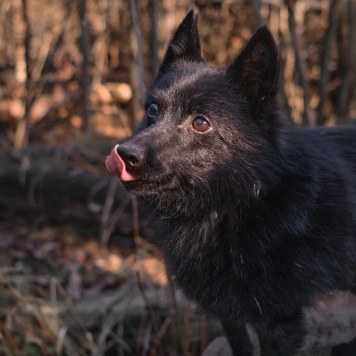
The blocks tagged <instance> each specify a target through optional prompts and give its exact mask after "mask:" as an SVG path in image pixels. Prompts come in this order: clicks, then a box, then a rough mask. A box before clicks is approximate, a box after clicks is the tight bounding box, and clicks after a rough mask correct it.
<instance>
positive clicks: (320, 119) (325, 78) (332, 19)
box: [317, 0, 340, 125]
mask: <svg viewBox="0 0 356 356" xmlns="http://www.w3.org/2000/svg"><path fill="white" fill-rule="evenodd" d="M339 2H340V0H331V1H330V7H329V17H328V27H327V29H326V33H325V38H324V49H323V53H322V55H321V63H320V79H319V85H318V91H319V104H318V107H317V125H323V124H324V123H325V121H326V117H325V102H326V98H327V91H326V85H327V83H328V82H329V80H330V73H329V69H328V64H329V60H330V53H331V49H332V44H333V39H334V37H335V29H336V14H337V5H338V3H339Z"/></svg>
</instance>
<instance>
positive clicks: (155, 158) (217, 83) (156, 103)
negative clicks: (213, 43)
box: [107, 9, 280, 209]
mask: <svg viewBox="0 0 356 356" xmlns="http://www.w3.org/2000/svg"><path fill="white" fill-rule="evenodd" d="M278 74H279V60H278V53H277V49H276V45H275V42H274V40H273V38H272V35H271V34H270V32H269V30H268V29H267V28H266V27H263V28H261V29H259V30H258V31H257V32H256V33H255V35H254V36H253V37H252V38H251V39H250V41H249V42H248V43H247V45H246V47H245V48H244V49H243V51H242V52H241V54H240V55H239V56H238V57H237V58H236V60H235V61H234V62H233V63H232V64H231V65H230V66H229V67H227V68H215V67H212V66H210V65H209V64H207V63H206V62H205V60H204V58H203V56H202V53H201V46H200V41H199V37H198V28H197V11H196V10H195V9H193V10H192V11H190V12H189V13H188V15H187V16H186V18H185V19H184V20H183V22H182V23H181V25H180V26H179V28H178V29H177V31H176V33H175V35H174V37H173V39H172V41H171V43H170V45H169V47H168V49H167V51H166V54H165V57H164V60H163V62H162V65H161V67H160V70H159V73H158V75H157V77H156V79H155V80H154V82H153V84H152V85H151V87H150V88H149V90H148V91H147V93H148V94H147V98H146V104H145V110H146V113H145V116H144V118H143V121H142V123H141V125H140V127H139V128H138V130H137V132H136V133H135V134H134V135H133V136H132V137H130V138H129V139H127V140H126V141H125V142H123V143H122V144H120V145H117V146H116V147H115V148H114V149H113V151H112V153H111V155H110V156H109V157H108V159H107V167H108V169H109V170H110V171H111V172H116V174H117V175H118V176H119V177H120V178H121V180H122V182H123V183H124V185H125V187H126V188H127V189H129V190H130V191H132V192H133V193H135V194H137V195H140V196H143V197H146V198H150V200H153V201H156V202H157V203H158V204H161V205H166V206H171V205H172V204H173V205H174V204H175V207H176V208H178V209H179V208H181V209H184V208H185V207H184V204H186V205H187V204H188V205H189V204H193V202H192V201H193V200H194V202H196V205H197V207H199V209H203V208H204V205H206V206H207V208H209V206H210V207H211V205H216V204H217V203H216V202H213V200H214V198H213V196H216V195H217V194H220V195H221V197H220V198H221V199H224V198H226V199H228V198H229V196H228V195H229V191H230V192H231V189H237V190H239V192H240V193H241V194H245V193H246V194H252V185H253V182H254V181H255V180H256V179H258V180H262V181H264V177H261V176H260V174H261V173H260V172H261V169H262V170H266V169H267V168H266V167H265V166H266V160H267V161H268V160H272V161H273V159H272V157H273V155H274V154H275V150H276V147H277V146H278V143H277V141H278V131H279V126H280V120H279V115H278V106H277V100H276V94H277V86H278V85H277V84H278ZM262 165H263V167H264V168H263V167H262ZM267 166H268V164H267ZM271 166H273V163H272V162H271ZM245 187H248V188H246V189H247V190H248V192H244V190H246V189H245ZM217 191H218V192H217ZM224 194H226V195H227V196H226V197H224ZM184 202H185V203H184ZM177 204H179V205H180V207H177ZM190 208H192V207H191V206H190Z"/></svg>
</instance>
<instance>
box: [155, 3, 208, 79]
mask: <svg viewBox="0 0 356 356" xmlns="http://www.w3.org/2000/svg"><path fill="white" fill-rule="evenodd" d="M179 61H190V62H202V61H203V57H202V53H201V47H200V41H199V35H198V10H197V9H196V8H193V9H192V10H190V12H189V13H188V15H187V16H186V17H185V19H184V20H183V21H182V23H181V24H180V25H179V27H178V29H177V31H176V33H175V34H174V36H173V39H172V40H171V42H170V44H169V46H168V48H167V51H166V54H165V56H164V59H163V62H162V64H161V67H160V70H159V71H160V73H164V72H165V71H166V70H167V69H168V68H169V67H171V66H172V65H174V64H176V63H177V62H179Z"/></svg>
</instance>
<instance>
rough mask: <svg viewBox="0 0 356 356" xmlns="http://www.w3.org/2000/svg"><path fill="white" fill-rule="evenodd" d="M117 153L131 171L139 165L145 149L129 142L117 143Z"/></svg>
mask: <svg viewBox="0 0 356 356" xmlns="http://www.w3.org/2000/svg"><path fill="white" fill-rule="evenodd" d="M117 153H118V155H119V156H120V157H121V158H122V159H123V161H124V162H125V164H126V167H127V168H128V169H129V170H131V171H134V170H137V169H139V168H140V167H141V165H142V163H143V160H144V156H145V151H144V149H143V148H142V147H139V146H134V145H130V144H129V143H123V144H121V145H119V147H118V148H117Z"/></svg>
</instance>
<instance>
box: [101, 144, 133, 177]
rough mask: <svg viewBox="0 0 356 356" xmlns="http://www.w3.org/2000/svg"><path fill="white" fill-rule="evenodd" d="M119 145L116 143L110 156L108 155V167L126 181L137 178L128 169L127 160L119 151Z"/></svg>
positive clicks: (106, 162)
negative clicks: (125, 160)
mask: <svg viewBox="0 0 356 356" xmlns="http://www.w3.org/2000/svg"><path fill="white" fill-rule="evenodd" d="M118 147H119V145H116V146H115V147H114V148H113V149H112V150H111V153H110V156H107V158H106V161H105V164H106V169H107V170H108V171H109V172H110V173H114V174H116V175H117V176H118V177H119V178H120V179H121V180H122V181H124V182H129V181H132V180H136V179H137V178H136V177H135V176H134V175H132V174H131V173H129V172H128V171H127V170H126V165H125V162H124V161H123V160H122V158H121V157H120V156H119V155H118V153H117V148H118Z"/></svg>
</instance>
